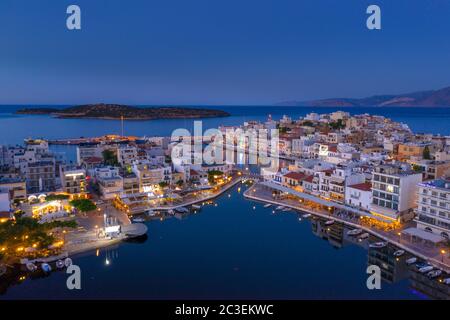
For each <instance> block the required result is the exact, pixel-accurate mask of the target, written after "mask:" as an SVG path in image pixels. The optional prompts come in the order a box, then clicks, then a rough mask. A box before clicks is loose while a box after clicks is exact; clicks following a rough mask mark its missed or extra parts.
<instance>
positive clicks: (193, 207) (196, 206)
mask: <svg viewBox="0 0 450 320" xmlns="http://www.w3.org/2000/svg"><path fill="white" fill-rule="evenodd" d="M201 208H202V206H199V205H198V204H193V205H192V209H195V210H200V209H201Z"/></svg>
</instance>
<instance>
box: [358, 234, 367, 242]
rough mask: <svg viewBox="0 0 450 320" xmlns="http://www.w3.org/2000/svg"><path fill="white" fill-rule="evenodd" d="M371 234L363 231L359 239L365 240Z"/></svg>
mask: <svg viewBox="0 0 450 320" xmlns="http://www.w3.org/2000/svg"><path fill="white" fill-rule="evenodd" d="M369 236H370V234H368V233H367V232H365V233H363V234H362V235H360V236H359V237H358V240H359V241H362V240H364V239H367V238H369Z"/></svg>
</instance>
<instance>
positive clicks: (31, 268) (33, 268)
mask: <svg viewBox="0 0 450 320" xmlns="http://www.w3.org/2000/svg"><path fill="white" fill-rule="evenodd" d="M26 266H27V269H28V271H30V272H34V271H36V270H37V268H38V267H37V266H36V265H35V264H34V263H33V262H28V263H27V265H26Z"/></svg>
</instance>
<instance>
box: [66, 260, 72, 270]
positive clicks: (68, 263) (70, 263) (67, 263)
mask: <svg viewBox="0 0 450 320" xmlns="http://www.w3.org/2000/svg"><path fill="white" fill-rule="evenodd" d="M64 265H65V266H66V268H68V267H70V266H71V265H72V259H70V258H66V259H64Z"/></svg>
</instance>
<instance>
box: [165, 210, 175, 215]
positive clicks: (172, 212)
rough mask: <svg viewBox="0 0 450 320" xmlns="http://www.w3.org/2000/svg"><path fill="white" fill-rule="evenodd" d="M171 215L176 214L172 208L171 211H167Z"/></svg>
mask: <svg viewBox="0 0 450 320" xmlns="http://www.w3.org/2000/svg"><path fill="white" fill-rule="evenodd" d="M167 212H168V213H169V214H170V215H174V214H175V211H173V210H172V209H170V210H169V211H167Z"/></svg>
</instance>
